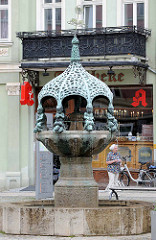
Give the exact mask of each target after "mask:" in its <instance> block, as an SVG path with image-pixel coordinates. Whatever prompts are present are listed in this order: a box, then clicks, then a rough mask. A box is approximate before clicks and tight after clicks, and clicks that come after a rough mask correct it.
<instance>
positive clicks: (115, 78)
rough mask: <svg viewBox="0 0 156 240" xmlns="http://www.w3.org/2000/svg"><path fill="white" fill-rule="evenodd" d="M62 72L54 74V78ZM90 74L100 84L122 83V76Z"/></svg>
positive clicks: (94, 72)
mask: <svg viewBox="0 0 156 240" xmlns="http://www.w3.org/2000/svg"><path fill="white" fill-rule="evenodd" d="M61 73H63V71H58V72H55V73H54V77H57V76H59V75H60V74H61ZM90 74H92V75H93V76H94V77H96V78H98V79H100V80H101V81H102V82H114V83H115V82H123V81H124V74H123V73H119V74H114V75H113V76H110V75H108V74H106V73H98V72H97V71H90Z"/></svg>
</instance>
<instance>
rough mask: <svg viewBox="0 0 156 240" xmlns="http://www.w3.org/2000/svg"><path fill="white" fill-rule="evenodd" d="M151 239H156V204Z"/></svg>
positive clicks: (153, 211)
mask: <svg viewBox="0 0 156 240" xmlns="http://www.w3.org/2000/svg"><path fill="white" fill-rule="evenodd" d="M151 240H156V206H155V208H154V209H153V210H152V211H151Z"/></svg>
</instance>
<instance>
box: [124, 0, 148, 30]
mask: <svg viewBox="0 0 156 240" xmlns="http://www.w3.org/2000/svg"><path fill="white" fill-rule="evenodd" d="M123 7H124V25H126V26H130V25H137V26H139V27H145V4H144V1H139V0H134V1H128V0H127V1H126V0H125V1H124V6H123Z"/></svg>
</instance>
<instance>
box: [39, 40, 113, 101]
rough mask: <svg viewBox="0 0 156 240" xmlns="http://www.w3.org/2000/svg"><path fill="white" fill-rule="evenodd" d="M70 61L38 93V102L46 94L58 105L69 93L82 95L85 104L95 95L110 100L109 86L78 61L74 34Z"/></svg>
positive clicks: (111, 98) (77, 49) (111, 97)
mask: <svg viewBox="0 0 156 240" xmlns="http://www.w3.org/2000/svg"><path fill="white" fill-rule="evenodd" d="M72 44H73V47H72V53H71V63H70V65H69V66H68V67H67V69H66V70H65V71H64V72H63V73H62V74H60V75H59V76H57V77H56V78H54V79H52V80H51V81H50V82H48V83H47V84H46V85H45V86H44V87H43V88H42V90H41V91H40V93H39V95H38V100H39V102H41V101H42V99H43V98H44V97H46V96H51V97H54V98H55V99H56V101H57V104H58V105H60V104H61V103H62V101H63V99H64V98H66V97H67V96H70V95H79V96H81V97H84V98H85V99H86V101H87V104H89V103H90V102H92V101H93V100H94V98H95V97H97V96H105V97H107V98H108V99H109V101H110V102H112V100H113V94H112V92H111V91H110V89H109V87H108V86H107V85H106V84H105V83H103V82H102V81H101V80H99V79H98V78H96V77H94V76H92V75H91V74H90V73H88V72H87V71H86V70H85V69H84V68H83V66H82V65H81V63H80V54H79V48H78V44H79V40H78V39H77V37H76V36H75V37H74V38H73V40H72Z"/></svg>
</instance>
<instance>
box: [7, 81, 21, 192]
mask: <svg viewBox="0 0 156 240" xmlns="http://www.w3.org/2000/svg"><path fill="white" fill-rule="evenodd" d="M6 90H7V94H8V105H7V106H8V121H7V137H8V142H7V151H8V153H7V172H6V188H7V189H9V188H16V187H20V175H21V174H20V159H19V150H20V149H19V100H20V99H19V97H20V96H19V95H20V83H18V82H14V83H7V84H6Z"/></svg>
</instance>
